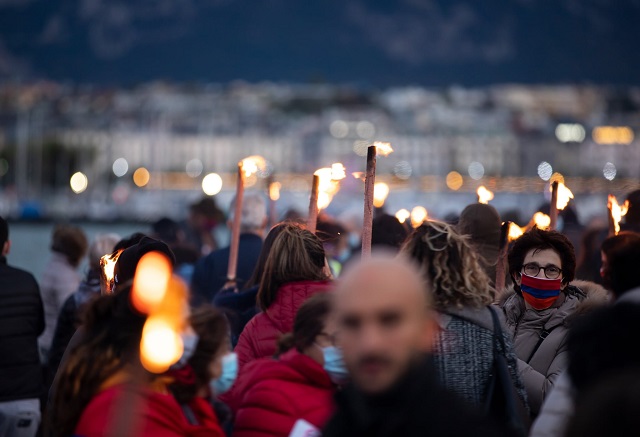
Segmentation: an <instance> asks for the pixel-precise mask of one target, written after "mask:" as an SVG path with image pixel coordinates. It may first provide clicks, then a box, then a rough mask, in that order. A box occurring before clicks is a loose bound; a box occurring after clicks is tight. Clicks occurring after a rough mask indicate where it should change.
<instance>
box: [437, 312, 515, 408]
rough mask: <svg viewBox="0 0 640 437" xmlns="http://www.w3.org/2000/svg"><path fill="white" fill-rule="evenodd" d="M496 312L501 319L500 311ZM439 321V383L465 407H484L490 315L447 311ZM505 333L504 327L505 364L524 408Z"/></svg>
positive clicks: (489, 366) (489, 365)
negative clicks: (457, 397)
mask: <svg viewBox="0 0 640 437" xmlns="http://www.w3.org/2000/svg"><path fill="white" fill-rule="evenodd" d="M497 312H498V314H499V315H500V311H497ZM439 321H440V328H441V329H440V331H439V333H438V338H437V342H436V347H435V351H434V363H435V368H436V371H437V374H438V379H439V380H440V382H441V383H442V384H443V385H444V387H445V388H447V389H449V390H450V391H452V392H454V393H456V394H457V395H458V396H459V397H461V398H462V399H464V400H466V401H467V402H468V403H470V404H472V405H474V406H477V407H483V406H484V404H485V401H486V396H487V388H488V386H489V382H490V375H491V371H492V366H493V359H494V357H493V341H494V338H493V319H492V318H491V313H490V312H489V310H488V309H487V308H480V309H474V308H463V309H458V308H450V309H447V310H446V311H444V312H441V313H440V318H439ZM502 322H503V321H502ZM503 323H504V322H503ZM508 332H509V331H508V330H507V329H506V328H504V326H503V338H504V340H505V345H506V347H507V351H506V356H507V362H508V364H509V370H510V371H511V377H512V378H513V381H514V384H515V386H516V389H517V390H518V394H519V395H520V396H521V398H522V400H523V402H524V403H525V405H526V393H525V389H524V384H523V383H522V380H521V379H520V376H519V375H518V368H517V359H516V355H515V353H514V351H513V347H512V345H511V339H510V336H509V335H508Z"/></svg>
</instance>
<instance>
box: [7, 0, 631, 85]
mask: <svg viewBox="0 0 640 437" xmlns="http://www.w3.org/2000/svg"><path fill="white" fill-rule="evenodd" d="M639 41H640V0H482V1H477V0H476V1H461V0H398V1H382V0H297V1H295V0H267V1H255V0H253V1H250V0H0V78H5V79H6V78H26V79H40V78H48V79H55V80H65V81H67V80H69V81H73V82H82V83H96V84H104V85H129V84H134V83H138V82H142V81H149V80H157V79H163V80H171V81H183V82H184V81H202V82H228V81H232V80H236V79H243V80H248V81H252V82H253V81H262V80H272V81H291V82H308V81H311V80H314V81H317V80H321V81H327V82H331V83H352V84H359V85H365V86H368V85H373V86H390V85H411V84H417V85H426V86H443V85H449V84H462V85H468V86H474V85H484V84H492V83H505V82H516V83H595V84H620V85H628V84H630V85H634V84H640V50H638V48H637V44H638V42H639Z"/></svg>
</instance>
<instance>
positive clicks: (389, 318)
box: [334, 258, 436, 395]
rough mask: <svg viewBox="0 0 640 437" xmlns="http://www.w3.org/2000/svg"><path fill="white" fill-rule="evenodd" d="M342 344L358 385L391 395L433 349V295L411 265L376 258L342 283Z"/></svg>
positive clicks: (338, 300)
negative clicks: (406, 375) (430, 295)
mask: <svg viewBox="0 0 640 437" xmlns="http://www.w3.org/2000/svg"><path fill="white" fill-rule="evenodd" d="M334 303H335V307H334V315H335V320H336V323H337V331H338V336H337V341H338V345H339V346H340V347H341V348H342V351H343V354H344V360H345V363H346V365H347V367H348V369H349V372H350V374H351V378H352V380H353V382H354V384H355V385H356V386H357V387H358V389H360V390H361V391H363V392H364V393H366V394H369V395H375V394H380V393H384V392H386V391H388V390H389V389H390V388H391V387H393V386H394V385H395V384H396V383H397V382H398V381H399V380H400V379H402V377H403V376H404V375H405V374H406V373H407V372H408V371H409V370H410V369H411V368H412V367H413V366H414V365H416V364H418V363H420V362H421V361H422V360H423V359H424V358H425V356H426V354H427V353H429V351H430V350H431V348H432V344H433V340H434V333H435V329H436V328H435V323H434V322H435V318H434V313H433V312H432V311H431V306H430V302H429V298H428V289H427V286H426V284H425V283H424V282H423V280H422V278H421V276H420V273H419V272H418V271H417V270H416V269H415V268H413V266H412V265H411V264H410V262H409V261H407V260H402V259H394V258H374V259H372V260H370V261H366V262H363V263H362V264H359V265H358V266H355V267H354V268H353V269H351V270H350V271H349V272H347V273H345V275H344V276H343V277H342V278H341V280H340V282H339V284H338V285H337V288H336V292H335V301H334Z"/></svg>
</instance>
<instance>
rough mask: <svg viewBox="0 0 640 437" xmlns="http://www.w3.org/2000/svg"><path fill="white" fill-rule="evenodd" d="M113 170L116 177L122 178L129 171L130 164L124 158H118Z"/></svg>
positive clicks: (114, 162)
mask: <svg viewBox="0 0 640 437" xmlns="http://www.w3.org/2000/svg"><path fill="white" fill-rule="evenodd" d="M111 169H112V170H113V174H114V175H116V176H117V177H119V178H121V177H122V176H124V175H126V174H127V172H128V171H129V163H128V162H127V160H126V159H124V158H118V159H116V160H115V161H113V166H112V167H111Z"/></svg>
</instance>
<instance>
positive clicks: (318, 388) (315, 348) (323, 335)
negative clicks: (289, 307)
mask: <svg viewBox="0 0 640 437" xmlns="http://www.w3.org/2000/svg"><path fill="white" fill-rule="evenodd" d="M330 297H331V295H330V294H320V295H316V296H313V297H312V298H310V299H309V300H307V301H306V302H305V303H304V304H303V305H302V307H301V308H300V311H298V314H297V315H296V318H295V323H294V327H293V333H292V334H288V335H286V336H284V337H283V338H282V339H281V341H280V349H281V354H280V356H279V358H278V359H273V358H265V359H261V360H257V361H254V362H253V363H250V364H248V365H247V366H246V367H245V373H244V374H243V375H242V376H241V380H240V381H239V382H238V390H239V391H240V392H241V393H239V394H240V395H241V398H242V399H241V402H240V407H239V409H238V411H237V414H236V421H235V427H234V434H233V435H234V437H279V436H282V437H286V436H288V435H290V434H291V431H292V430H293V429H294V427H296V429H297V430H299V431H300V432H302V431H311V430H314V429H315V430H319V429H322V427H323V426H324V425H325V423H326V422H327V420H328V419H329V418H330V417H331V414H332V412H333V395H334V393H335V390H336V383H340V382H345V380H346V370H345V367H344V363H343V362H342V354H341V353H340V351H339V349H337V348H336V347H335V346H334V345H333V343H334V338H335V328H334V324H333V323H332V321H331V318H330V317H329V312H330ZM301 435H303V434H301Z"/></svg>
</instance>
